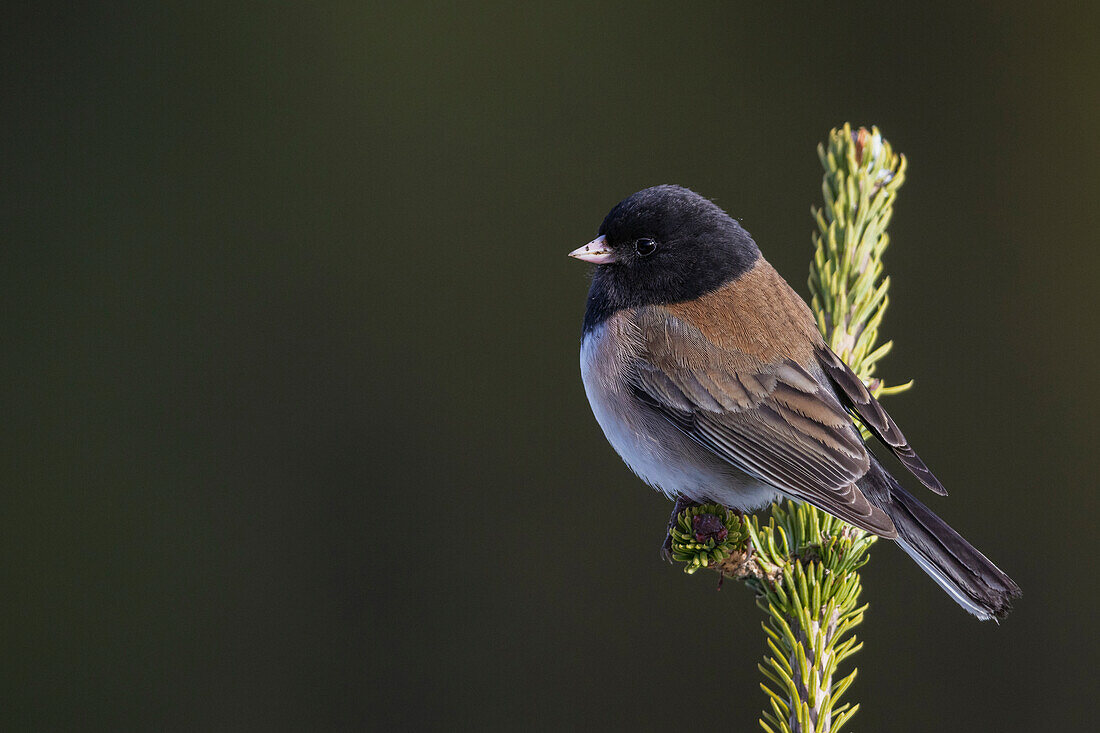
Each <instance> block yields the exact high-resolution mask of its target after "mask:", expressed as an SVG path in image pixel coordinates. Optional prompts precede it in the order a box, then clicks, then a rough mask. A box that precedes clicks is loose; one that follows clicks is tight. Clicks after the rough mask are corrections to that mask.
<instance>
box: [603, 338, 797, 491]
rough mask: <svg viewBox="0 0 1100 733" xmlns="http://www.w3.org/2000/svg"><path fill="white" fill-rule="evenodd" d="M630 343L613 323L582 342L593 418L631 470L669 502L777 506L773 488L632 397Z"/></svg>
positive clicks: (629, 339)
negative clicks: (681, 499)
mask: <svg viewBox="0 0 1100 733" xmlns="http://www.w3.org/2000/svg"><path fill="white" fill-rule="evenodd" d="M630 341H631V338H630V334H629V333H624V323H623V322H621V321H618V320H616V319H615V318H612V319H611V320H609V321H605V322H604V323H602V324H600V325H599V326H597V327H596V328H594V329H592V330H591V331H589V332H588V333H587V334H585V337H584V339H583V341H582V342H581V379H582V380H583V381H584V391H585V394H586V395H587V396H588V402H589V404H590V405H591V406H592V413H593V414H594V415H595V416H596V422H598V423H599V424H600V427H601V428H602V429H603V432H604V435H605V436H606V437H607V440H608V442H609V443H611V446H612V447H613V448H614V449H615V451H616V452H617V453H618V454H619V456H620V457H621V458H622V459H623V461H625V462H626V465H628V466H629V467H630V470H632V471H633V472H634V473H636V474H637V475H638V476H639V477H640V478H641V479H642V480H643V481H645V482H646V483H647V484H649V485H650V486H652V487H654V488H655V489H658V490H660V491H661V492H663V493H664V494H666V495H667V496H669V497H675V496H677V495H681V494H682V495H684V496H687V497H688V498H691V499H694V500H696V501H700V502H702V501H718V502H720V503H722V504H725V505H726V506H729V507H734V508H740V509H754V508H757V507H760V506H763V505H765V504H767V503H769V502H771V501H773V500H774V498H775V497H776V495H777V492H776V490H775V489H774V488H773V487H771V486H767V485H765V484H762V483H760V482H759V481H757V480H756V479H753V478H751V477H749V476H747V475H745V474H744V473H742V472H741V471H740V470H738V469H736V468H735V467H733V466H731V465H730V464H728V463H725V462H724V461H721V460H720V459H718V458H717V457H715V456H714V455H713V454H711V453H709V452H708V451H706V450H705V449H703V448H701V447H699V446H698V445H696V444H695V443H694V442H692V441H691V439H690V438H688V437H687V436H685V435H684V434H683V433H682V432H680V431H679V430H678V429H677V428H676V427H675V426H673V425H672V423H670V422H669V421H668V420H666V419H665V418H663V417H662V416H660V415H659V414H658V413H657V412H656V411H654V410H653V409H652V408H650V407H649V406H647V405H645V404H644V403H642V402H641V401H639V400H638V399H637V398H636V397H635V396H634V395H633V394H632V392H631V389H630V385H629V382H628V381H627V380H626V378H625V374H626V368H627V366H628V364H629V359H630V358H631V354H630Z"/></svg>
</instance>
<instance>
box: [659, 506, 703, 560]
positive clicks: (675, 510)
mask: <svg viewBox="0 0 1100 733" xmlns="http://www.w3.org/2000/svg"><path fill="white" fill-rule="evenodd" d="M693 506H699V502H697V501H692V500H691V499H689V498H687V497H686V496H684V495H683V494H681V495H679V496H677V497H676V504H675V506H673V507H672V516H670V517H669V518H668V527H667V528H666V529H665V541H664V542H663V543H661V557H663V558H664V559H665V560H667V561H668V562H672V528H673V527H675V526H676V520H677V518H678V517H679V516H680V512H682V511H684V510H685V509H688V508H690V507H693Z"/></svg>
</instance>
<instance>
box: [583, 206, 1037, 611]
mask: <svg viewBox="0 0 1100 733" xmlns="http://www.w3.org/2000/svg"><path fill="white" fill-rule="evenodd" d="M570 256H572V257H576V258H577V259H579V260H584V261H586V262H591V263H594V264H595V265H596V266H597V267H596V268H595V274H594V275H593V278H592V287H591V289H590V290H589V293H588V308H587V310H586V312H585V315H584V336H583V340H582V342H581V376H582V377H583V379H584V389H585V392H586V393H587V395H588V401H589V402H590V403H591V405H592V411H593V413H595V415H596V420H597V421H598V422H599V424H600V427H601V428H603V431H604V434H605V435H606V436H607V439H608V441H610V443H611V445H612V446H613V447H614V448H615V450H616V451H618V453H619V455H620V456H622V458H623V460H624V461H626V463H627V465H628V466H630V468H631V469H632V470H633V471H634V472H635V473H636V474H638V476H640V477H641V478H642V480H643V481H645V482H646V483H648V484H649V485H650V486H653V487H654V488H657V489H659V490H660V491H662V492H664V493H665V494H666V495H668V496H669V497H670V498H674V499H679V500H687V501H693V502H700V503H702V502H716V503H719V504H722V505H724V506H727V507H730V508H733V509H738V510H745V511H751V510H754V509H758V508H760V507H763V506H765V505H767V504H768V503H770V502H772V501H775V500H777V499H779V498H781V497H789V498H791V499H796V500H798V501H803V502H807V503H809V504H812V505H814V506H816V507H818V508H820V509H822V510H824V511H826V512H828V513H829V514H832V515H833V516H836V517H839V518H840V519H843V520H844V521H846V522H849V523H850V524H854V525H855V526H857V527H862V528H863V529H866V530H868V531H870V532H873V533H875V534H876V535H879V536H880V537H884V538H887V539H892V540H896V541H897V543H898V544H899V545H901V547H902V549H904V550H905V551H906V552H907V553H908V554H909V555H910V556H911V557H912V558H913V559H914V560H916V561H917V563H918V564H919V565H920V566H921V568H923V569H924V571H925V572H926V573H928V575H930V576H931V577H932V579H933V580H935V581H936V582H937V583H938V584H939V585H940V586H941V587H942V588H943V589H944V590H946V591H947V593H948V594H950V596H951V597H952V598H953V599H955V601H956V602H958V604H959V605H961V606H962V607H963V608H965V609H966V610H967V611H969V612H970V613H972V614H974V615H975V616H977V617H978V618H980V619H989V618H995V617H997V618H999V617H1001V616H1003V615H1004V614H1006V613H1007V612H1008V611H1009V609H1010V602H1011V600H1012V599H1013V598H1015V597H1017V596H1019V595H1020V589H1019V587H1018V586H1017V585H1016V584H1015V583H1014V582H1013V581H1012V580H1011V579H1010V578H1009V577H1008V576H1007V575H1005V574H1004V573H1003V572H1002V571H1001V570H1000V569H999V568H997V566H995V565H994V564H993V563H991V562H990V561H989V560H988V559H986V557H985V556H984V555H982V554H981V553H980V552H978V551H977V550H976V549H974V547H972V546H971V545H970V544H969V543H968V542H967V541H966V540H964V539H963V538H962V537H961V536H959V534H958V533H957V532H956V531H955V530H953V529H951V527H949V526H948V525H947V524H946V523H945V522H944V521H943V520H942V519H940V518H939V517H937V516H936V515H935V514H933V513H932V511H931V510H930V509H928V508H927V507H926V506H924V504H922V503H921V502H919V501H917V499H915V498H914V497H913V496H911V495H910V494H909V493H908V492H906V491H905V489H903V488H902V487H901V486H900V485H899V484H898V482H897V481H896V480H895V479H894V477H893V476H891V475H890V474H889V473H888V472H887V471H886V469H884V468H883V467H882V465H881V464H880V463H879V462H878V461H877V460H876V459H875V457H874V456H873V455H872V454H871V453H870V451H868V450H867V447H866V446H865V445H864V443H863V440H862V437H861V436H860V433H859V431H858V430H857V429H856V427H855V425H854V424H853V422H852V415H854V416H855V417H856V418H857V419H859V420H860V421H861V422H862V423H863V424H864V425H866V426H867V428H868V429H869V430H870V431H871V432H872V433H874V435H875V436H876V437H877V438H878V439H879V440H881V441H882V442H883V444H885V445H886V447H887V448H889V449H890V450H891V451H893V453H894V455H895V456H897V458H898V459H899V460H900V462H901V463H902V465H904V466H905V467H906V468H907V469H909V470H910V471H911V472H912V473H913V474H914V475H915V476H916V477H917V478H918V479H919V480H920V482H921V483H923V484H924V485H925V486H926V487H928V488H929V489H931V490H932V491H934V492H936V493H938V494H945V493H946V492H945V491H944V490H943V487H942V486H941V485H940V482H939V481H938V480H937V479H936V477H935V476H933V475H932V473H931V471H929V470H928V468H927V467H926V466H925V465H924V462H923V461H921V459H920V458H919V457H918V456H917V454H916V453H914V452H913V449H912V448H911V447H910V446H909V443H908V442H907V441H906V439H905V436H903V435H902V434H901V431H900V430H898V426H897V425H895V424H894V421H893V420H892V419H891V418H890V416H889V415H887V414H886V412H885V411H884V410H883V409H882V406H881V405H879V403H878V401H877V400H876V399H875V398H874V397H873V396H872V395H871V394H870V393H869V392H868V391H867V388H866V387H865V386H864V385H863V382H862V381H860V379H859V378H858V377H857V376H856V375H855V374H854V373H853V372H852V371H851V370H850V369H849V368H848V367H847V366H846V365H845V364H844V362H842V361H841V360H840V359H839V358H838V357H837V356H836V354H834V353H833V352H832V350H831V349H830V348H829V347H828V346H827V345H826V344H825V341H824V339H823V338H822V337H821V334H820V333H819V332H818V329H817V325H816V322H815V319H814V317H813V315H812V314H811V312H810V309H809V308H808V307H807V306H806V304H805V303H804V302H803V301H802V299H801V298H799V297H798V295H797V294H796V293H795V292H794V290H792V289H791V287H790V286H789V285H787V283H786V282H785V281H784V280H783V278H782V277H780V276H779V274H778V273H776V271H775V270H774V269H773V268H772V266H771V265H769V264H768V262H767V260H765V259H764V257H763V255H761V254H760V250H759V249H758V248H757V246H756V243H755V242H753V240H752V237H750V236H749V234H748V232H746V231H745V230H744V229H742V228H741V225H740V224H738V223H737V221H735V220H734V219H732V218H731V217H730V216H729V215H728V214H726V212H724V211H722V209H720V208H719V207H718V206H716V205H715V204H714V203H712V202H711V201H709V200H707V199H705V198H703V197H702V196H700V195H698V194H696V193H694V192H693V191H690V190H688V189H686V188H681V187H679V186H655V187H653V188H647V189H645V190H644V191H639V192H638V193H636V194H634V195H633V196H631V197H629V198H627V199H625V200H624V201H622V202H620V203H619V204H618V205H617V206H615V208H613V209H612V210H611V212H610V213H609V214H608V215H607V217H606V218H605V219H604V221H603V224H602V225H601V226H600V230H599V236H598V237H596V239H594V240H592V241H591V242H589V243H588V244H586V245H584V246H583V247H580V248H578V249H576V250H574V251H573V252H570ZM850 413H851V414H850Z"/></svg>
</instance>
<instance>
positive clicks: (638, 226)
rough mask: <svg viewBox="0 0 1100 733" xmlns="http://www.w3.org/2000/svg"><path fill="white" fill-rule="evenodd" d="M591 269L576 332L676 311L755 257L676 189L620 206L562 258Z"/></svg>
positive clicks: (727, 227) (712, 208) (742, 238)
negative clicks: (629, 311)
mask: <svg viewBox="0 0 1100 733" xmlns="http://www.w3.org/2000/svg"><path fill="white" fill-rule="evenodd" d="M570 254H571V255H573V256H574V257H577V258H578V259H582V260H586V261H589V262H595V263H596V264H597V265H598V267H597V268H596V273H595V275H594V276H593V278H592V288H591V290H589V293H588V310H587V312H586V313H585V316H584V330H585V332H588V331H589V330H591V329H592V328H595V327H596V326H597V325H599V324H600V323H602V322H603V321H605V320H607V319H608V318H610V317H611V316H612V315H613V314H614V313H615V312H616V311H618V310H621V309H623V308H636V307H639V306H643V305H658V304H664V303H680V302H683V301H686V300H691V299H693V298H697V297H699V296H701V295H704V294H706V293H709V292H711V291H714V290H717V289H718V288H720V287H721V286H722V285H724V284H725V283H727V282H729V281H730V280H733V279H735V278H737V277H738V276H739V275H741V274H742V273H744V272H746V271H747V270H749V269H750V268H751V267H752V266H753V264H754V263H755V262H756V260H757V258H759V257H760V250H759V249H757V247H756V243H755V242H753V241H752V237H750V236H749V233H748V232H746V231H745V230H744V229H742V228H741V225H740V224H738V223H737V221H736V220H734V219H733V218H732V217H730V215H729V214H727V213H726V212H724V211H722V209H720V208H718V206H716V205H715V204H714V203H713V202H711V201H710V200H708V199H705V198H703V197H702V196H700V195H699V194H697V193H695V192H694V191H691V190H689V189H686V188H683V187H682V186H654V187H653V188H647V189H644V190H642V191H639V192H638V193H636V194H634V195H633V196H630V197H629V198H626V199H623V200H622V201H620V202H619V203H618V204H617V205H616V206H615V208H613V209H612V210H611V212H610V213H609V214H608V215H607V217H606V218H605V219H604V220H603V224H602V225H600V231H599V237H597V238H596V239H595V240H593V241H592V242H590V243H589V244H588V245H585V247H582V248H580V249H577V250H575V251H574V252H571V253H570Z"/></svg>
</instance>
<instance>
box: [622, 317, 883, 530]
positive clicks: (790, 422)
mask: <svg viewBox="0 0 1100 733" xmlns="http://www.w3.org/2000/svg"><path fill="white" fill-rule="evenodd" d="M641 337H642V339H643V340H644V341H645V347H644V348H643V349H641V350H640V353H639V355H638V356H637V357H636V358H635V360H634V362H633V364H631V365H630V374H631V379H632V383H633V388H634V393H635V395H636V396H637V397H638V398H639V399H641V400H642V401H644V402H645V403H647V404H649V405H651V406H652V407H653V408H654V409H656V410H657V411H659V412H660V413H661V414H662V415H663V416H664V417H665V418H666V419H668V420H669V421H671V422H672V423H673V424H674V425H676V426H677V427H678V428H679V429H680V430H681V431H683V432H684V433H685V434H686V435H688V436H689V437H690V438H691V439H692V440H694V441H695V442H697V443H698V444H700V445H702V446H704V447H705V448H707V449H708V450H710V451H712V452H713V453H714V454H715V455H717V456H719V457H720V458H722V459H724V460H725V461H727V462H729V463H730V464H732V465H734V466H736V467H737V468H739V469H740V470H742V471H744V472H745V473H747V474H749V475H750V476H753V477H755V478H757V479H758V480H760V481H762V482H765V483H767V484H770V485H772V486H775V487H776V488H777V489H779V490H780V491H782V492H783V493H784V494H786V495H788V496H791V497H793V498H796V499H800V500H802V501H806V502H808V503H810V504H813V505H815V506H817V507H819V508H821V509H823V510H825V511H827V512H829V513H830V514H833V515H834V516H837V517H839V518H841V519H843V520H844V521H846V522H849V523H850V524H854V525H856V526H857V527H862V528H863V529H866V530H868V531H870V532H874V533H875V534H878V535H881V536H885V537H892V536H894V534H895V530H894V526H893V523H892V522H891V521H890V519H889V517H887V516H886V514H885V513H884V512H883V511H882V510H880V509H879V508H878V507H876V506H874V505H873V504H871V503H870V502H869V501H867V498H866V497H864V496H863V494H862V493H861V492H860V490H859V489H858V488H857V487H856V485H855V482H856V481H857V480H858V479H859V478H860V477H861V476H862V475H863V474H864V473H865V472H866V471H867V469H868V466H869V458H868V455H867V450H866V448H865V447H864V445H863V441H862V440H861V438H860V435H859V433H858V431H857V430H856V429H855V426H854V425H853V424H852V420H851V418H850V417H849V416H848V413H847V412H846V411H845V409H844V407H843V406H842V405H841V404H840V403H839V402H838V400H837V399H836V397H835V396H834V395H833V392H832V389H831V388H829V387H826V386H823V385H822V384H820V383H819V382H818V381H817V379H815V378H814V376H813V375H812V374H810V373H809V372H808V371H807V370H806V369H804V368H802V367H801V366H799V365H798V364H796V363H795V362H793V361H784V362H781V363H777V364H757V365H755V366H752V367H749V366H748V365H749V364H750V363H751V359H746V358H745V355H744V354H734V353H730V352H728V351H726V350H725V349H722V348H720V347H717V346H715V345H714V344H713V343H711V342H710V341H707V340H706V339H705V338H703V337H702V336H701V334H699V333H698V331H697V330H695V329H694V328H692V327H691V326H690V325H688V324H685V323H683V322H681V321H679V320H677V319H669V320H665V321H664V322H663V324H662V326H661V328H660V331H659V332H646V331H645V330H644V329H643V333H642V334H641Z"/></svg>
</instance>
